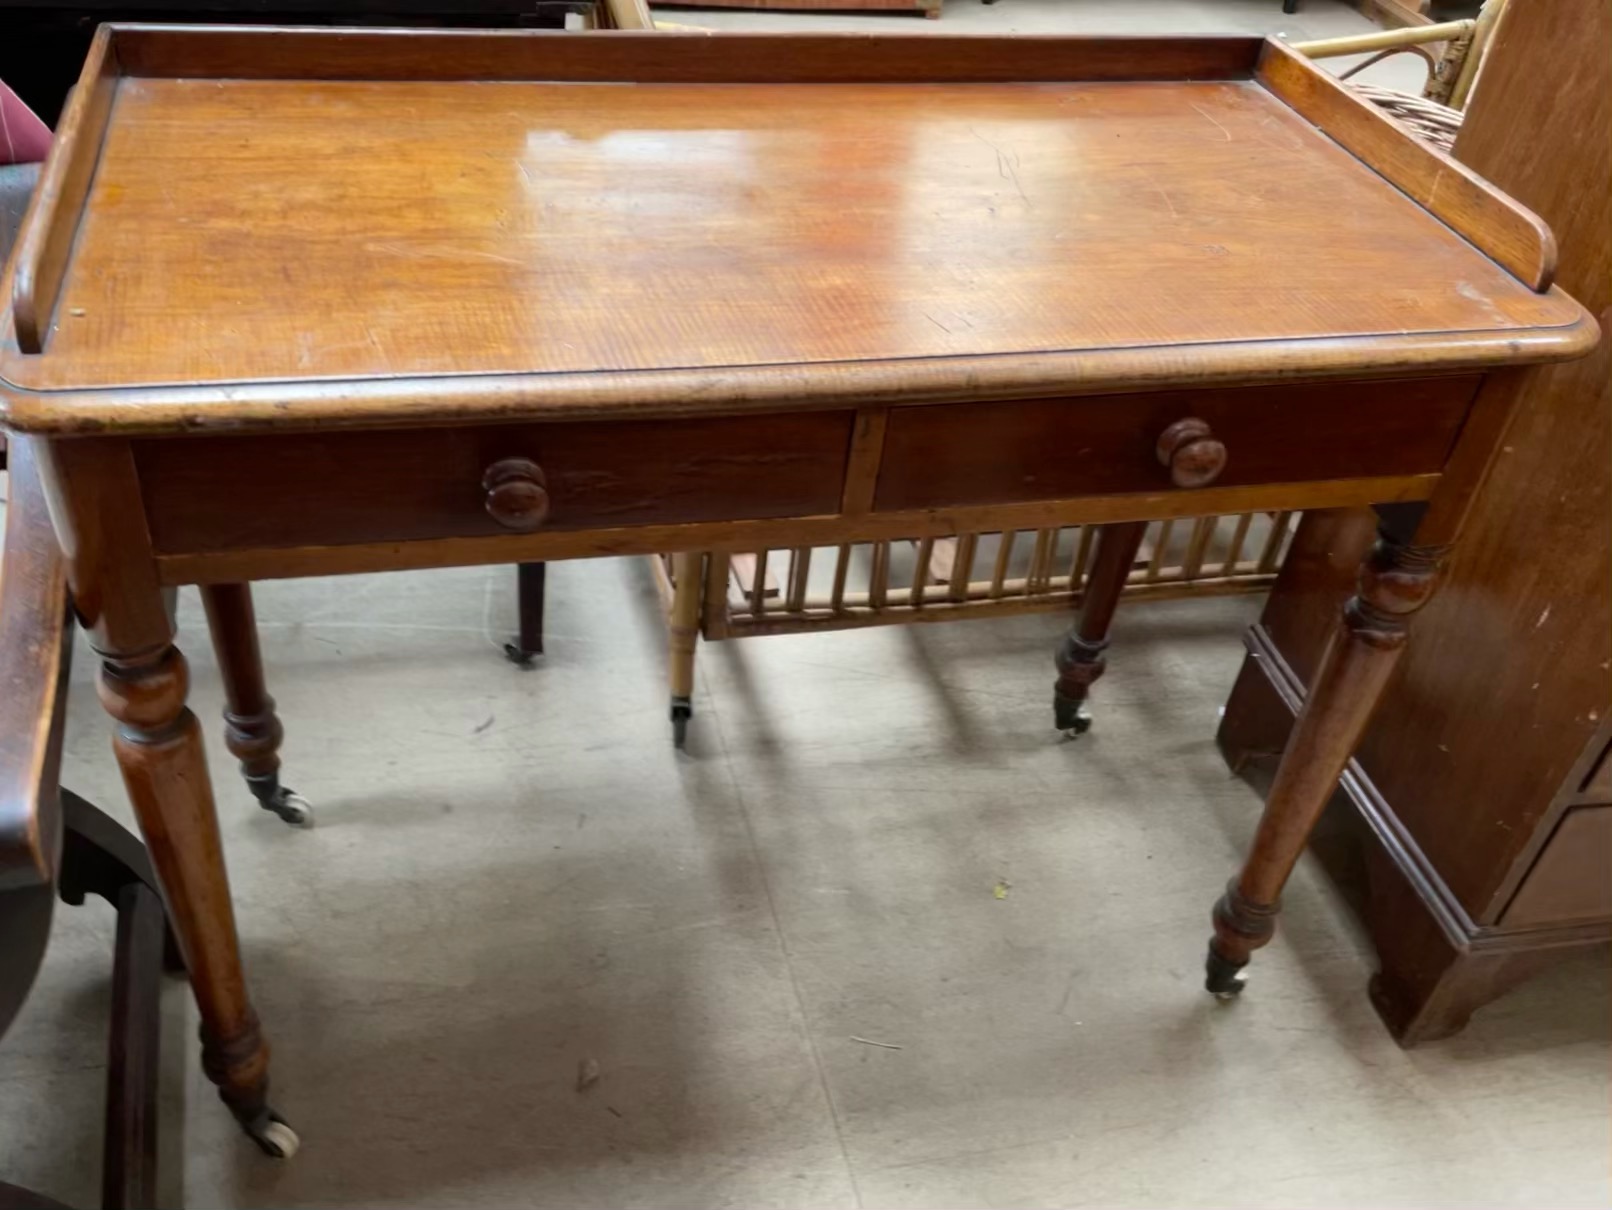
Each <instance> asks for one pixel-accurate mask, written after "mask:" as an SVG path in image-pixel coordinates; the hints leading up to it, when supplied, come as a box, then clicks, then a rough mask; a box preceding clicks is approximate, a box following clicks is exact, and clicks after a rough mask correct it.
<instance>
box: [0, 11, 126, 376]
mask: <svg viewBox="0 0 1612 1210" xmlns="http://www.w3.org/2000/svg"><path fill="white" fill-rule="evenodd" d="M117 73H118V64H117V57H116V55H115V53H114V52H113V51H112V48H111V34H110V31H108V30H106V29H105V28H102V29H100V30H98V31H96V34H95V37H94V38H93V39H92V40H91V41H90V51H89V57H88V58H87V59H86V60H85V63H84V71H83V74H82V76H81V77H80V82H79V85H78V87H77V89H75V90H74V92H73V95H72V98H71V99H70V100H69V101H68V103H67V107H66V109H65V111H64V112H63V114H62V120H61V132H60V134H59V135H58V136H57V138H56V139H55V140H54V142H53V143H52V144H51V149H50V156H49V158H48V159H46V161H45V169H44V172H43V174H42V175H41V176H40V178H39V184H38V186H37V188H35V190H34V196H33V199H32V200H31V201H30V202H29V205H28V214H27V215H26V216H24V219H23V225H22V227H21V229H20V231H19V237H18V240H17V246H16V249H15V251H14V252H13V258H14V259H13V264H14V266H15V267H14V268H13V270H12V277H11V291H10V294H9V297H10V299H11V313H12V319H13V323H14V325H15V327H14V331H15V334H16V340H17V347H18V348H19V349H20V350H21V351H22V352H24V353H38V352H40V351H41V350H42V349H43V348H44V346H45V341H46V339H47V337H48V335H49V332H50V330H51V326H52V323H53V320H54V317H55V314H56V302H57V299H58V297H59V295H60V293H61V288H62V278H63V275H64V274H65V273H66V270H67V261H68V257H69V255H70V253H71V250H72V246H73V238H74V236H75V235H76V234H77V232H78V227H79V219H80V215H81V214H82V212H83V209H84V204H85V199H86V197H87V196H88V194H89V190H90V182H91V180H92V179H93V178H94V175H95V170H96V167H97V165H98V162H99V159H100V153H101V141H102V138H103V137H104V135H105V133H106V126H107V120H108V118H109V117H110V115H111V111H112V97H113V95H114V93H115V92H116V89H117Z"/></svg>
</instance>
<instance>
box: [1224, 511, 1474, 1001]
mask: <svg viewBox="0 0 1612 1210" xmlns="http://www.w3.org/2000/svg"><path fill="white" fill-rule="evenodd" d="M1447 550H1448V548H1447V547H1444V546H1414V545H1411V544H1409V543H1407V542H1405V541H1402V540H1400V539H1399V538H1397V537H1395V536H1394V535H1393V534H1392V533H1391V532H1390V530H1389V528H1388V527H1387V526H1384V528H1383V529H1382V530H1380V531H1379V537H1378V539H1377V544H1376V545H1375V546H1374V547H1372V549H1371V553H1370V554H1369V555H1367V556H1366V560H1365V562H1364V563H1363V564H1362V565H1361V568H1360V582H1359V587H1358V589H1357V591H1356V594H1355V596H1354V597H1352V598H1351V599H1350V601H1349V603H1348V604H1347V605H1345V606H1344V609H1343V616H1342V619H1341V620H1340V623H1339V625H1338V628H1337V631H1336V633H1334V635H1333V637H1332V641H1331V643H1330V644H1329V645H1328V647H1327V651H1326V654H1325V655H1324V656H1322V658H1321V664H1320V667H1319V668H1318V669H1317V671H1316V674H1315V683H1314V684H1313V685H1312V686H1311V687H1310V692H1309V694H1308V696H1307V697H1306V698H1305V702H1304V708H1303V710H1302V711H1300V713H1299V717H1298V721H1297V723H1296V724H1295V725H1294V728H1293V732H1292V734H1291V735H1290V736H1289V738H1288V742H1287V749H1286V751H1285V752H1284V753H1283V755H1282V763H1281V766H1280V767H1279V768H1278V769H1277V771H1276V778H1275V781H1274V782H1273V783H1272V785H1271V790H1270V794H1269V795H1268V796H1267V797H1266V800H1265V812H1264V814H1263V815H1262V816H1261V817H1260V821H1259V830H1258V831H1257V832H1256V833H1255V836H1254V843H1253V847H1252V848H1251V849H1250V851H1249V854H1248V859H1247V861H1246V862H1245V863H1244V865H1243V870H1242V873H1241V874H1240V875H1239V876H1238V877H1237V878H1236V879H1234V880H1233V881H1232V882H1231V884H1230V885H1229V886H1228V887H1227V888H1226V893H1225V895H1223V896H1222V897H1221V899H1220V901H1219V902H1218V903H1216V904H1215V909H1214V914H1213V919H1214V928H1215V932H1214V937H1213V938H1212V939H1211V940H1210V942H1209V959H1208V964H1207V965H1208V980H1207V983H1206V986H1207V987H1208V989H1209V990H1210V991H1211V992H1214V993H1215V994H1216V995H1218V996H1222V997H1229V996H1233V995H1236V994H1237V992H1238V991H1239V990H1241V987H1242V981H1241V979H1240V977H1239V975H1238V972H1239V971H1241V970H1242V968H1243V967H1244V966H1246V965H1247V964H1248V959H1249V956H1250V955H1251V954H1252V953H1253V952H1254V951H1255V950H1256V949H1258V948H1259V947H1260V946H1262V945H1264V944H1266V943H1267V942H1268V941H1270V939H1271V936H1272V934H1273V933H1274V932H1275V931H1276V914H1277V912H1278V910H1279V908H1280V903H1281V895H1282V887H1283V886H1284V885H1285V884H1286V882H1287V878H1288V875H1289V874H1290V873H1292V871H1293V867H1294V865H1296V864H1297V863H1298V859H1299V854H1300V853H1302V852H1303V851H1304V845H1305V842H1306V841H1307V840H1308V839H1309V836H1310V831H1311V829H1313V828H1314V826H1315V822H1316V820H1317V819H1319V818H1320V816H1321V812H1322V810H1323V809H1324V808H1325V807H1326V805H1327V802H1328V800H1329V799H1330V798H1331V797H1332V793H1333V791H1334V790H1335V789H1336V787H1337V784H1338V778H1339V777H1340V776H1341V775H1342V773H1343V768H1344V765H1345V764H1347V763H1348V760H1349V757H1350V756H1351V755H1352V754H1353V752H1354V750H1355V746H1356V745H1357V744H1358V743H1359V742H1360V737H1361V735H1362V734H1363V733H1364V732H1365V729H1366V724H1367V723H1368V722H1369V721H1370V720H1371V715H1372V712H1373V711H1374V710H1375V709H1376V706H1377V702H1378V699H1379V698H1380V697H1381V696H1382V691H1383V687H1384V686H1385V685H1386V684H1387V683H1388V677H1389V674H1390V673H1392V672H1393V670H1394V664H1395V663H1396V662H1397V661H1398V659H1399V654H1400V652H1401V651H1402V650H1403V648H1404V646H1405V635H1406V628H1407V623H1408V621H1409V618H1410V615H1411V614H1413V613H1415V612H1416V611H1417V610H1418V609H1420V608H1421V607H1422V606H1423V605H1424V604H1425V603H1426V602H1427V599H1428V597H1430V596H1431V595H1432V592H1433V587H1434V581H1435V579H1436V576H1437V573H1438V569H1439V565H1440V563H1441V561H1442V560H1443V558H1444V555H1445V554H1446V552H1447Z"/></svg>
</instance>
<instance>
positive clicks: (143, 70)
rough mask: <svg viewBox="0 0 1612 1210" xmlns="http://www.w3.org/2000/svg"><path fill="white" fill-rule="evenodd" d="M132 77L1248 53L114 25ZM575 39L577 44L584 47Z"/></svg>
mask: <svg viewBox="0 0 1612 1210" xmlns="http://www.w3.org/2000/svg"><path fill="white" fill-rule="evenodd" d="M113 30H114V32H115V34H116V40H117V49H118V57H119V60H120V62H121V63H122V64H123V70H124V71H125V72H126V73H127V74H129V75H134V76H154V77H162V76H169V77H174V76H188V77H191V78H195V79H239V80H247V79H281V80H283V79H334V80H588V81H622V80H631V81H634V82H638V83H645V82H667V81H675V82H698V83H709V84H754V83H769V82H777V83H832V84H853V83H864V84H865V83H875V82H893V83H914V82H927V83H946V84H977V83H991V82H995V83H1001V82H1005V81H1034V80H1042V81H1068V80H1181V79H1187V80H1228V79H1247V78H1248V77H1250V76H1251V75H1252V74H1253V70H1254V61H1255V58H1256V57H1257V55H1258V54H1259V48H1260V44H1261V40H1260V39H1259V38H1252V37H1247V36H1242V35H1230V36H1226V35H1208V36H1205V35H1196V36H1191V37H1160V38H1148V37H1140V38H1138V37H1089V36H1088V37H1070V36H1067V35H1057V34H1054V35H1041V34H1028V35H1015V36H1013V37H978V36H968V35H963V36H953V35H948V34H939V35H934V36H930V37H924V38H914V37H912V36H910V35H903V34H880V33H862V32H855V33H827V34H810V33H799V32H790V33H777V34H765V33H763V34H753V33H720V34H706V33H675V32H667V31H664V30H660V31H651V30H642V31H627V30H623V31H608V32H607V33H604V34H600V35H582V34H578V33H576V32H567V33H559V32H547V31H542V30H447V29H434V30H425V29H313V28H306V27H301V28H262V27H259V28H251V27H242V26H236V27H229V28H224V27H217V26H182V25H176V26H167V25H165V26H139V25H115V26H113ZM584 39H585V40H584Z"/></svg>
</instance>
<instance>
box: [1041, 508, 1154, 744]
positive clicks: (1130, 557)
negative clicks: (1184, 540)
mask: <svg viewBox="0 0 1612 1210" xmlns="http://www.w3.org/2000/svg"><path fill="white" fill-rule="evenodd" d="M1146 532H1147V522H1145V521H1125V522H1121V523H1117V524H1113V525H1104V526H1103V527H1102V528H1100V529H1099V530H1098V531H1097V551H1096V554H1095V555H1093V557H1092V568H1091V575H1090V576H1089V577H1088V578H1087V580H1086V590H1085V592H1084V594H1083V595H1082V597H1081V600H1080V617H1079V619H1078V620H1077V621H1076V622H1075V625H1074V627H1073V628H1072V629H1071V630H1070V631H1069V633H1068V634H1067V635H1065V636H1064V640H1063V643H1062V644H1061V645H1060V646H1059V647H1058V655H1057V660H1056V663H1057V665H1058V680H1057V682H1056V683H1055V684H1054V686H1053V690H1052V710H1053V717H1054V721H1055V722H1056V725H1057V727H1058V730H1060V731H1062V732H1063V733H1064V734H1066V735H1080V734H1083V733H1084V732H1086V731H1088V730H1090V729H1091V714H1090V713H1089V712H1088V711H1087V709H1086V699H1087V697H1088V696H1089V695H1090V693H1091V686H1092V682H1093V681H1095V680H1096V679H1097V678H1098V677H1100V676H1102V675H1103V671H1104V669H1105V668H1106V667H1107V662H1106V661H1105V660H1104V659H1103V652H1104V651H1105V650H1107V648H1108V628H1109V626H1110V625H1112V624H1113V621H1114V611H1115V610H1116V609H1117V608H1118V607H1119V598H1120V594H1121V593H1122V592H1124V591H1125V581H1126V580H1127V579H1128V578H1129V577H1130V574H1131V568H1132V567H1134V566H1135V565H1136V552H1137V551H1138V550H1139V549H1140V548H1141V546H1142V535H1143V534H1144V533H1146Z"/></svg>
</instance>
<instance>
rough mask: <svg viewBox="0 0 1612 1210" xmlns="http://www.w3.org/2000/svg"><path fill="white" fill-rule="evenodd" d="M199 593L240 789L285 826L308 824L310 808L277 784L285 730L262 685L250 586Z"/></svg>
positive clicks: (208, 588) (209, 588) (213, 588)
mask: <svg viewBox="0 0 1612 1210" xmlns="http://www.w3.org/2000/svg"><path fill="white" fill-rule="evenodd" d="M201 594H202V605H203V606H204V607H205V608H206V610H207V629H208V631H209V632H210V633H211V634H212V638H213V652H214V654H215V655H216V656H217V657H218V670H219V673H220V675H221V676H222V677H223V680H224V701H225V706H224V745H225V747H227V748H228V749H229V750H230V752H231V754H232V755H234V757H235V759H236V760H238V761H240V762H241V775H242V776H243V777H245V778H246V788H247V789H249V790H251V791H252V796H253V797H254V798H256V799H257V801H258V805H259V806H260V807H262V808H263V809H264V810H265V811H273V812H274V813H275V814H276V815H278V816H279V817H280V818H281V819H283V820H285V821H286V822H287V823H289V824H296V825H299V826H303V827H306V826H308V825H309V824H311V823H312V822H313V808H312V806H311V805H310V804H309V802H308V800H307V799H305V798H303V797H302V795H300V794H298V793H296V791H294V790H292V789H290V788H289V787H288V786H283V785H281V784H280V743H281V741H282V740H284V738H285V729H284V728H283V727H282V726H281V725H280V717H279V715H277V714H276V713H275V712H274V699H273V698H272V697H270V696H269V693H268V689H267V688H266V686H265V683H264V677H263V652H262V651H261V649H260V648H259V647H258V640H257V615H256V614H255V613H254V612H253V609H252V588H251V585H249V584H204V585H202V589H201Z"/></svg>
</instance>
